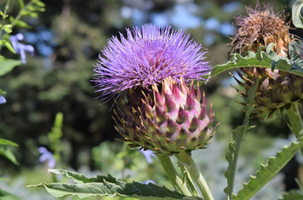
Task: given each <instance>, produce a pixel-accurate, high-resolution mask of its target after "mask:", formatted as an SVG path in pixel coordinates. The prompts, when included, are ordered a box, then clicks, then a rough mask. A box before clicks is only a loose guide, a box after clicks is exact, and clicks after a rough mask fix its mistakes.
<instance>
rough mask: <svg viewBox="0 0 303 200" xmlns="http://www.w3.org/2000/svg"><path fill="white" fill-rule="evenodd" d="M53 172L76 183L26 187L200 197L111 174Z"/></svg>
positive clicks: (85, 193) (61, 193)
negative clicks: (93, 174) (121, 178)
mask: <svg viewBox="0 0 303 200" xmlns="http://www.w3.org/2000/svg"><path fill="white" fill-rule="evenodd" d="M49 171H50V172H52V173H56V174H61V175H63V176H65V177H67V178H70V179H72V180H73V181H75V182H76V184H71V183H40V184H38V185H28V186H26V187H44V188H45V189H46V190H47V191H48V192H49V193H50V194H52V195H53V196H55V197H63V196H66V195H72V196H78V197H80V198H85V197H93V196H110V197H116V196H121V197H133V198H139V199H152V200H153V199H154V200H160V199H168V200H177V199H199V198H198V197H197V198H196V197H187V196H184V195H182V194H179V193H177V192H174V191H170V190H168V189H167V188H165V187H159V186H157V185H154V184H152V183H149V184H148V185H146V184H142V183H138V182H133V183H125V182H123V181H121V180H118V179H115V178H114V177H112V176H111V175H107V176H96V177H94V178H87V177H85V176H84V175H83V174H78V173H76V172H71V171H67V170H60V169H53V170H49Z"/></svg>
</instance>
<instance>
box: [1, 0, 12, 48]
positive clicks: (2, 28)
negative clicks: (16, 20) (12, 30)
mask: <svg viewBox="0 0 303 200" xmlns="http://www.w3.org/2000/svg"><path fill="white" fill-rule="evenodd" d="M9 1H10V0H7V2H6V5H5V9H4V13H3V16H2V24H1V29H0V39H1V38H2V37H1V36H2V32H3V30H4V19H5V15H6V12H7V10H8V8H9ZM1 48H2V45H0V52H1Z"/></svg>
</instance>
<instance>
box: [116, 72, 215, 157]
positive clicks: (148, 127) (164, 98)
mask: <svg viewBox="0 0 303 200" xmlns="http://www.w3.org/2000/svg"><path fill="white" fill-rule="evenodd" d="M180 81H181V83H180V84H177V82H176V81H174V80H172V78H171V77H168V78H166V79H165V80H164V81H163V82H162V84H161V86H160V87H158V86H156V85H155V84H154V85H153V87H152V90H153V93H152V96H151V95H150V93H148V94H145V93H143V96H144V99H142V106H141V108H142V109H141V108H140V107H138V108H134V107H131V108H130V107H129V104H128V103H127V102H123V108H121V110H120V113H119V114H118V113H116V118H117V119H118V120H115V121H116V125H117V126H116V129H117V131H118V132H119V133H120V134H121V135H122V136H123V137H124V140H125V141H127V142H129V144H130V146H131V147H141V148H143V149H144V150H147V149H148V150H152V151H154V152H155V153H156V154H158V155H162V156H168V155H172V154H177V153H180V152H182V151H186V152H190V151H191V150H194V149H202V148H205V146H206V145H207V144H209V143H211V141H210V139H211V138H212V137H213V135H214V133H215V130H216V127H215V128H212V127H211V125H212V122H213V120H214V114H213V112H212V109H210V112H209V113H207V110H206V107H207V105H206V99H205V96H204V95H203V102H202V103H200V101H201V99H202V96H201V92H200V90H199V85H198V86H197V88H198V90H197V95H196V94H195V89H194V87H193V84H191V88H190V89H189V88H187V86H186V84H185V82H184V79H183V78H181V79H180ZM160 88H162V89H160ZM132 97H133V100H135V99H136V98H139V97H137V96H136V94H135V93H134V94H133V95H132ZM217 126H218V125H217Z"/></svg>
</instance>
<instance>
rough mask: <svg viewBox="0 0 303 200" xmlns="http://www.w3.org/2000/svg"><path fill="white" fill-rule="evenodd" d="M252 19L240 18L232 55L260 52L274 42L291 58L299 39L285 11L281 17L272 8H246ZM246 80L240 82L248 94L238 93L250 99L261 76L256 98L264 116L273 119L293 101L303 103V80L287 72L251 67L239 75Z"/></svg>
mask: <svg viewBox="0 0 303 200" xmlns="http://www.w3.org/2000/svg"><path fill="white" fill-rule="evenodd" d="M246 10H247V13H248V17H243V16H240V17H237V18H236V26H238V29H237V30H235V35H234V38H233V41H232V43H231V45H232V47H233V50H232V52H236V51H240V52H243V53H244V54H247V52H248V51H252V52H254V53H256V52H257V51H258V50H259V48H260V47H261V46H265V48H264V49H266V47H267V46H268V45H269V44H270V43H274V44H275V46H274V47H273V49H272V50H273V51H274V52H275V53H276V54H278V55H280V56H284V57H289V51H288V48H289V44H290V43H291V42H295V41H296V40H297V39H296V38H295V37H294V36H293V35H291V34H290V33H289V29H290V27H289V23H287V22H286V16H287V15H286V14H285V13H284V11H281V12H279V13H277V14H275V13H274V12H273V9H272V8H270V7H269V6H265V7H261V6H260V5H259V4H257V6H256V8H255V9H252V8H250V7H247V8H246ZM238 73H239V75H240V77H242V79H243V80H242V81H241V80H238V79H236V78H235V79H236V81H237V82H238V83H239V85H241V86H243V87H244V88H245V92H242V91H240V90H238V93H239V94H240V95H242V96H243V97H244V99H246V98H247V97H248V90H249V89H250V87H251V85H252V84H253V83H254V81H255V80H256V78H257V77H259V80H260V81H259V86H258V87H257V91H256V96H255V98H254V103H253V106H254V110H255V112H256V113H257V114H258V115H257V116H260V117H263V118H264V117H267V118H271V117H272V116H273V114H274V113H275V112H276V111H277V110H283V109H284V108H286V109H287V108H289V107H290V104H291V103H292V102H303V78H302V77H301V76H296V75H293V74H290V73H287V72H283V71H279V70H274V71H272V70H271V69H264V68H247V69H242V71H241V72H238Z"/></svg>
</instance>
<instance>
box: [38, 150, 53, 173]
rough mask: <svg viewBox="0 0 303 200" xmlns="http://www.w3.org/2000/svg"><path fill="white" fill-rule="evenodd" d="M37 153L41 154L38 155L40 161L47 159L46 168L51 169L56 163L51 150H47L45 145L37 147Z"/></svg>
mask: <svg viewBox="0 0 303 200" xmlns="http://www.w3.org/2000/svg"><path fill="white" fill-rule="evenodd" d="M38 151H39V153H41V154H42V155H41V156H40V157H39V161H40V162H45V161H48V163H47V166H48V168H50V169H52V168H54V167H55V165H56V160H55V158H54V156H53V154H52V153H51V152H49V151H48V150H47V149H46V148H45V147H39V148H38Z"/></svg>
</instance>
